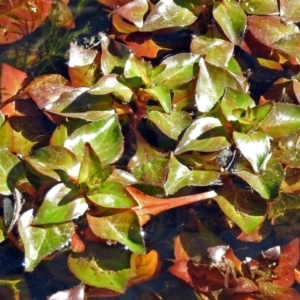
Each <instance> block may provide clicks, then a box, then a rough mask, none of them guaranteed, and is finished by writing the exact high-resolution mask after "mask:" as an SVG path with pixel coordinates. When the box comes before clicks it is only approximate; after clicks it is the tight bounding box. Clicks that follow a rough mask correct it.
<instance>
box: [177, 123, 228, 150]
mask: <svg viewBox="0 0 300 300" xmlns="http://www.w3.org/2000/svg"><path fill="white" fill-rule="evenodd" d="M198 138H199V139H198ZM228 146H230V143H229V142H228V141H227V139H226V137H225V136H224V128H223V126H222V123H221V122H220V120H219V119H217V118H213V117H202V118H198V119H196V120H195V121H194V122H193V123H192V124H191V125H190V126H189V127H188V129H187V130H186V131H185V133H184V135H183V137H182V139H181V141H180V142H179V144H178V146H177V148H176V150H175V154H181V153H184V152H187V151H203V152H214V151H218V150H221V149H223V148H225V147H228Z"/></svg>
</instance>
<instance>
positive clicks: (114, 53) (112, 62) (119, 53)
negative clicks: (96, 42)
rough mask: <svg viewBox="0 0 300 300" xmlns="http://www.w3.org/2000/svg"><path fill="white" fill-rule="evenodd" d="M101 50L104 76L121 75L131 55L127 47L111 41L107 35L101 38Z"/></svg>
mask: <svg viewBox="0 0 300 300" xmlns="http://www.w3.org/2000/svg"><path fill="white" fill-rule="evenodd" d="M101 48H102V55H101V70H102V72H103V74H104V75H108V74H110V73H117V74H119V72H120V70H122V69H123V68H124V66H125V63H126V60H127V59H128V57H129V55H130V49H129V48H128V47H127V46H126V45H124V44H121V43H119V42H116V41H115V40H113V39H109V38H108V37H106V36H105V35H102V36H101Z"/></svg>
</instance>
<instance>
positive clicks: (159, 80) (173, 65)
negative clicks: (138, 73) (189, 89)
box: [153, 53, 199, 90]
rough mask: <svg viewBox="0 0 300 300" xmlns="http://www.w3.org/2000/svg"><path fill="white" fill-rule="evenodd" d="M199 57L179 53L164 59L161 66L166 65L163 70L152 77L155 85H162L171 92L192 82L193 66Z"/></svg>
mask: <svg viewBox="0 0 300 300" xmlns="http://www.w3.org/2000/svg"><path fill="white" fill-rule="evenodd" d="M198 60H199V56H198V55H195V54H190V53H180V54H176V55H173V56H170V57H168V58H166V59H165V60H164V61H163V62H162V63H161V65H166V67H165V69H164V70H163V71H162V72H160V73H159V74H158V75H156V76H155V77H153V81H154V83H155V84H157V85H162V86H164V87H166V88H167V89H169V90H173V89H176V88H178V87H179V86H181V85H182V84H183V83H186V82H188V81H190V80H192V79H193V78H194V76H195V74H194V69H195V65H196V63H197V62H198Z"/></svg>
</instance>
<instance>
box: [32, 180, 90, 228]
mask: <svg viewBox="0 0 300 300" xmlns="http://www.w3.org/2000/svg"><path fill="white" fill-rule="evenodd" d="M78 193H79V190H78V188H77V187H76V186H75V185H71V184H70V185H66V184H64V183H59V184H57V185H55V186H53V187H52V188H50V189H49V190H48V191H47V193H46V194H45V196H44V199H43V203H42V205H41V206H40V208H39V210H38V212H37V214H36V216H35V218H34V220H33V223H32V224H33V225H44V224H52V223H63V222H66V221H70V220H72V219H75V218H78V217H80V216H82V215H83V214H84V213H85V211H86V210H87V209H88V205H87V203H86V201H85V199H84V198H78V197H79V196H78Z"/></svg>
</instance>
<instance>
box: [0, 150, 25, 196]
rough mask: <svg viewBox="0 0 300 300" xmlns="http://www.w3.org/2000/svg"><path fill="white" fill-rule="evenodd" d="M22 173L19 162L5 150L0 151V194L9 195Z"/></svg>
mask: <svg viewBox="0 0 300 300" xmlns="http://www.w3.org/2000/svg"><path fill="white" fill-rule="evenodd" d="M22 172H23V167H22V164H21V163H20V160H19V159H18V158H17V157H16V156H15V155H13V154H12V153H11V152H9V151H8V150H6V149H0V194H3V195H10V194H11V191H12V190H13V187H14V186H15V182H16V181H17V179H18V178H19V176H20V173H22Z"/></svg>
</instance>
